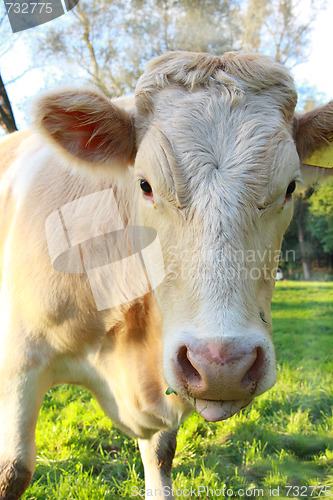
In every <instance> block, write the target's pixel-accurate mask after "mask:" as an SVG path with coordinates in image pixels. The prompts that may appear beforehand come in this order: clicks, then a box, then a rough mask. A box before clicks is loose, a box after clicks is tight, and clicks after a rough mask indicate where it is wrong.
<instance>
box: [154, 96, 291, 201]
mask: <svg viewBox="0 0 333 500" xmlns="http://www.w3.org/2000/svg"><path fill="white" fill-rule="evenodd" d="M146 136H147V137H146V141H145V147H148V148H149V149H151V150H152V156H151V159H150V163H151V164H152V166H153V168H154V170H155V172H154V173H155V174H156V177H157V178H158V180H159V181H161V180H164V181H165V183H166V184H167V190H168V192H171V193H172V194H173V195H174V196H175V198H176V199H177V201H178V202H179V205H181V206H187V205H189V203H190V199H191V198H193V197H197V195H198V192H199V191H201V192H202V191H203V193H204V192H205V191H206V192H209V191H211V192H214V193H215V194H219V195H220V196H221V197H223V198H224V199H228V196H230V191H231V192H232V193H233V200H235V199H237V197H238V196H239V195H241V197H242V203H243V204H244V203H247V204H249V205H251V204H252V205H253V204H261V203H263V201H264V198H265V197H267V196H268V195H270V194H272V193H271V192H272V190H273V191H274V189H277V186H276V184H278V183H279V181H280V179H281V177H286V178H287V181H288V176H290V175H292V170H295V169H297V166H298V160H297V156H296V151H295V146H294V143H293V139H292V135H291V126H290V123H288V121H286V119H285V115H284V114H283V112H281V107H280V105H279V102H276V101H274V99H272V96H271V95H270V94H269V93H268V94H264V95H253V94H243V95H242V96H241V97H239V99H234V98H233V97H232V96H230V94H229V93H228V92H221V91H220V89H219V88H214V89H212V88H208V89H207V88H206V89H199V90H196V91H188V90H186V89H183V88H180V87H179V86H170V87H168V88H166V89H162V90H160V92H158V93H157V94H156V96H155V101H154V110H153V113H152V115H151V118H150V123H149V128H148V131H147V132H146ZM289 171H290V172H289ZM152 175H154V174H152ZM161 177H162V179H161ZM203 193H201V194H203Z"/></svg>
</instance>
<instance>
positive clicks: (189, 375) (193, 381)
mask: <svg viewBox="0 0 333 500" xmlns="http://www.w3.org/2000/svg"><path fill="white" fill-rule="evenodd" d="M187 353H188V350H187V347H186V346H185V345H183V346H182V347H181V348H180V349H179V351H178V354H177V361H178V365H179V367H180V369H181V372H182V378H184V379H185V380H186V382H187V383H189V384H190V385H195V386H197V387H199V386H200V385H201V384H202V379H201V376H200V373H199V372H198V370H196V369H195V368H194V366H193V365H192V363H191V361H190V360H189V359H188V355H187Z"/></svg>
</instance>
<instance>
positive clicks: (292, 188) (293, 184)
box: [286, 181, 296, 196]
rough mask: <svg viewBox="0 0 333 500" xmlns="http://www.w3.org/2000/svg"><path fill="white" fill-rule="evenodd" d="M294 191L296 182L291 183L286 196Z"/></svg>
mask: <svg viewBox="0 0 333 500" xmlns="http://www.w3.org/2000/svg"><path fill="white" fill-rule="evenodd" d="M295 189H296V182H295V181H292V182H291V183H290V184H289V186H288V188H287V193H286V195H287V196H291V195H292V194H293V192H294V191H295Z"/></svg>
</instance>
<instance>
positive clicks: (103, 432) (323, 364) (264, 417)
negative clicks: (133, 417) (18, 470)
mask: <svg viewBox="0 0 333 500" xmlns="http://www.w3.org/2000/svg"><path fill="white" fill-rule="evenodd" d="M332 299H333V283H309V282H291V281H283V282H279V283H277V286H276V291H275V294H274V298H273V302H272V311H273V319H274V343H275V348H276V354H277V360H278V382H277V383H276V385H275V386H274V388H273V389H271V390H270V391H269V392H268V393H265V394H264V395H263V396H261V397H259V398H258V399H257V400H256V401H255V403H254V404H253V405H252V407H250V408H249V409H247V410H245V411H243V413H241V414H239V415H237V416H235V417H233V418H231V419H229V420H227V421H225V422H219V423H216V424H212V423H207V422H205V421H204V420H203V419H202V418H201V417H200V416H199V415H197V414H194V415H192V417H190V418H189V419H188V420H187V421H185V423H184V424H183V425H182V427H181V429H180V431H179V434H178V446H177V452H176V457H175V460H174V468H173V478H174V490H175V492H176V497H178V498H183V497H184V498H185V494H184V495H182V494H181V490H182V491H184V490H185V489H189V490H190V488H191V487H192V491H194V492H196V496H197V497H198V496H199V498H200V497H201V498H217V497H218V495H219V491H220V492H221V495H220V497H221V498H231V497H232V498H244V497H245V498H251V497H252V498H255V497H256V498H258V497H261V498H274V496H275V497H278V498H295V497H298V498H327V497H328V493H329V490H328V489H327V490H326V491H324V490H320V489H319V487H322V486H326V487H328V488H331V490H330V492H331V496H333V409H332V406H333V405H332V403H333V356H332V353H333V326H332V312H333V306H332V302H333V301H332ZM36 435H37V467H36V471H35V475H34V478H33V482H32V484H31V486H30V488H28V490H27V491H26V492H25V494H24V495H23V497H22V498H23V499H25V500H28V499H29V500H37V499H38V500H45V499H52V500H70V499H77V500H99V499H127V498H142V497H140V496H132V495H131V493H133V492H134V493H135V492H137V491H138V490H139V489H141V488H143V487H144V482H143V467H142V464H141V459H140V454H139V450H138V447H137V444H136V442H135V441H134V440H132V439H130V438H128V437H127V436H125V435H124V434H123V433H121V432H119V431H118V430H117V429H116V428H115V427H114V426H113V425H112V423H111V421H110V420H109V419H108V418H107V417H106V416H105V415H104V413H103V412H102V411H101V409H100V408H99V406H98V404H97V402H96V401H95V399H93V398H92V397H91V395H90V394H89V393H88V392H87V391H85V390H83V389H81V388H80V387H73V386H61V387H57V388H54V389H52V390H51V391H49V393H48V394H47V396H46V398H45V400H44V404H43V407H42V411H41V415H40V418H39V421H38V425H37V434H36ZM224 485H226V487H225V489H224V490H223V486H224ZM288 486H290V487H292V488H291V489H290V488H286V487H288ZM199 487H201V490H198V489H197V488H199ZM202 488H205V491H204V492H203V489H202ZM206 488H208V489H210V490H211V491H208V492H207V490H206ZM247 488H250V489H251V488H254V489H252V490H251V491H252V495H251V491H250V490H248V492H247V495H245V494H243V493H244V490H245V489H247ZM198 491H201V493H200V494H198ZM228 491H229V493H228ZM231 492H232V494H233V495H231ZM262 492H263V494H262ZM192 496H193V497H194V498H195V495H194V494H193V495H192Z"/></svg>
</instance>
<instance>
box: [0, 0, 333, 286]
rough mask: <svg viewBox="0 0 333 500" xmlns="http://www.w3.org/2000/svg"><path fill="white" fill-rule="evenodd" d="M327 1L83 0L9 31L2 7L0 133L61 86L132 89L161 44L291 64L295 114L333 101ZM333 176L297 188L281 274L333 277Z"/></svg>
mask: <svg viewBox="0 0 333 500" xmlns="http://www.w3.org/2000/svg"><path fill="white" fill-rule="evenodd" d="M332 21H333V2H329V1H328V0H327V1H325V0H89V1H84V0H80V1H79V3H78V4H77V6H76V7H74V8H73V10H72V11H71V12H69V13H67V14H66V15H64V16H62V17H60V18H58V19H55V20H53V21H51V22H49V23H47V24H44V25H41V26H38V27H36V28H31V29H29V30H26V31H24V32H21V33H16V34H13V33H12V31H11V28H10V24H9V20H8V17H7V14H6V11H5V7H4V3H0V135H3V136H4V135H6V134H8V133H11V132H13V131H15V130H17V129H23V128H26V127H27V126H28V125H29V104H30V102H31V100H32V98H33V97H34V96H35V95H36V94H38V93H39V92H40V91H42V90H43V89H46V88H51V87H54V86H56V85H59V84H68V83H71V84H73V83H74V84H83V83H86V82H87V81H89V82H91V83H93V84H95V85H97V86H98V87H99V88H100V89H101V90H102V91H103V92H104V93H105V94H106V95H107V96H109V97H114V96H118V95H121V94H124V93H132V92H133V90H134V88H135V84H136V81H137V79H138V76H139V75H140V74H141V72H142V71H143V69H144V66H145V63H146V61H148V60H149V59H151V58H152V57H154V56H156V55H158V54H161V53H163V52H165V51H168V50H192V51H206V52H210V53H213V54H221V53H223V52H225V51H228V50H251V51H258V52H261V53H264V54H266V55H269V56H271V57H273V58H274V59H276V60H277V61H279V62H281V63H283V64H285V65H286V66H288V67H289V69H290V70H291V72H292V74H293V76H294V78H295V81H296V86H297V89H298V93H299V100H298V106H297V109H298V111H300V112H301V111H303V110H309V109H311V108H313V107H314V106H316V105H319V104H321V103H325V102H327V101H328V100H330V99H333V68H332V64H331V59H332V56H331V47H332V46H333V29H332V28H333V26H332ZM332 188H333V179H332V181H330V182H328V183H326V184H323V185H321V186H320V187H319V186H312V187H311V188H309V189H300V190H299V191H298V194H297V195H296V196H295V215H294V218H293V221H292V223H291V225H290V228H289V230H288V232H287V234H286V235H285V239H284V243H283V247H282V253H281V262H280V269H281V273H279V275H278V277H279V278H281V279H294V280H303V279H305V280H316V281H330V280H333V203H332V201H333V189H332Z"/></svg>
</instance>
